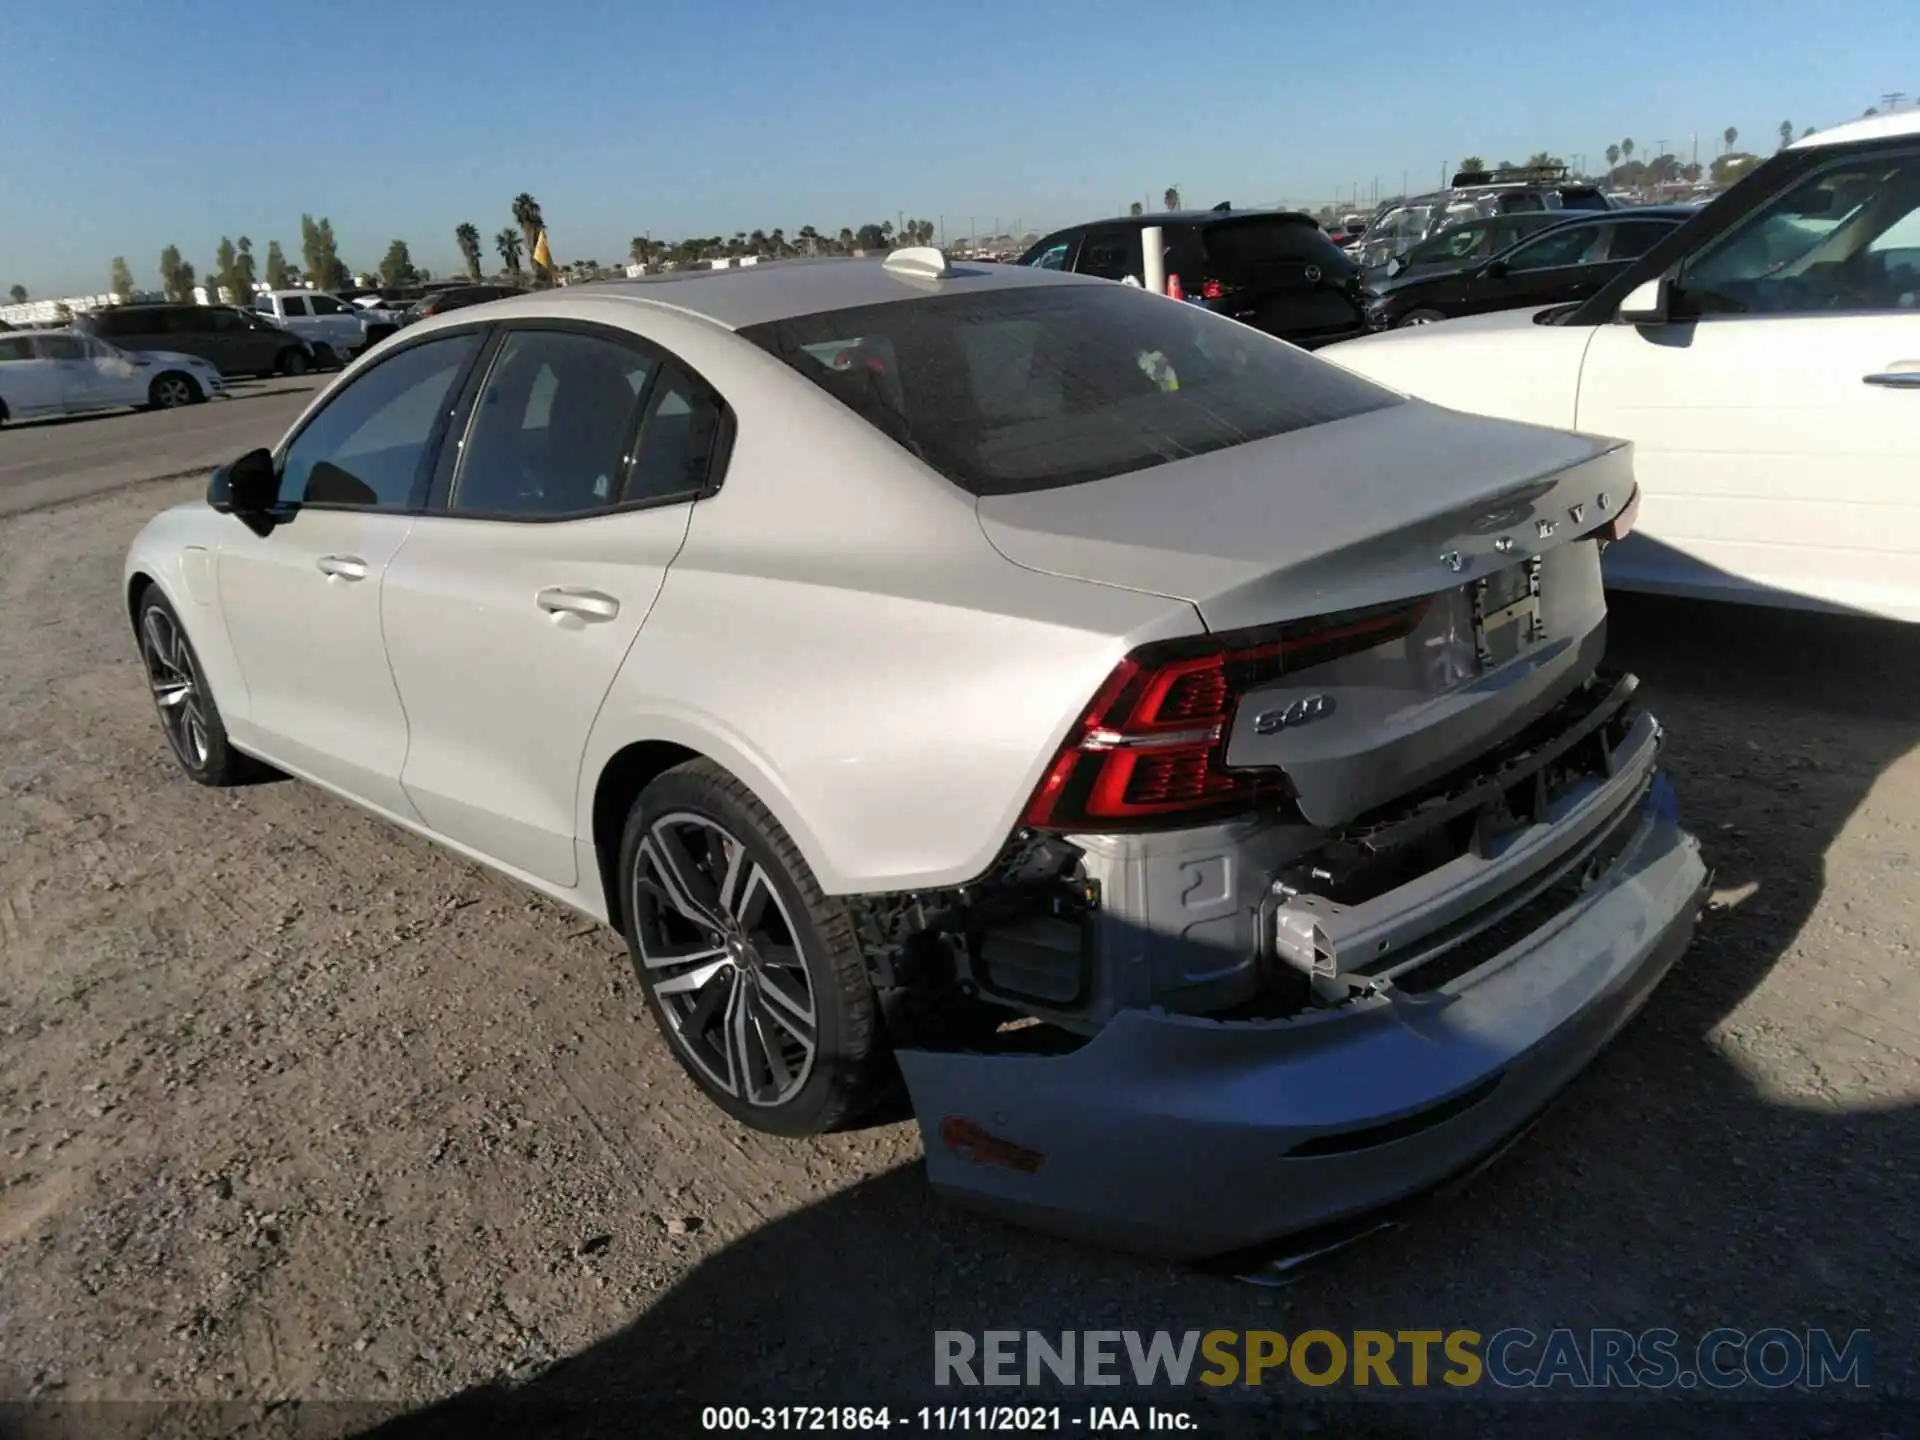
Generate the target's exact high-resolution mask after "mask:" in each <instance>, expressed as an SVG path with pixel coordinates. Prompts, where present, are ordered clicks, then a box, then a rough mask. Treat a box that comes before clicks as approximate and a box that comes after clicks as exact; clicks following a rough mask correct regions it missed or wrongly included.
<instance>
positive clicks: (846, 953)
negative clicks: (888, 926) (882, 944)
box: [620, 760, 895, 1135]
mask: <svg viewBox="0 0 1920 1440" xmlns="http://www.w3.org/2000/svg"><path fill="white" fill-rule="evenodd" d="M620 877H621V908H622V912H623V913H622V915H621V917H620V919H621V921H622V928H623V930H624V931H625V934H626V937H627V947H628V950H629V952H630V954H631V955H632V958H633V965H634V970H635V971H636V972H637V974H638V976H639V980H640V988H641V990H642V991H643V992H645V994H646V998H647V1008H648V1009H650V1010H651V1011H652V1012H653V1017H654V1020H655V1021H656V1022H657V1023H658V1024H659V1026H660V1029H661V1030H662V1031H663V1032H664V1033H665V1035H666V1037H667V1040H668V1043H669V1044H670V1045H671V1046H672V1048H673V1052H674V1055H675V1057H676V1058H677V1059H678V1060H679V1061H680V1063H681V1065H682V1066H683V1067H684V1068H685V1069H686V1071H687V1073H688V1074H689V1075H691V1076H692V1077H693V1080H694V1082H695V1083H696V1084H697V1085H699V1087H700V1088H701V1089H702V1090H703V1091H705V1092H706V1094H707V1096H708V1098H710V1099H711V1100H713V1102H714V1103H715V1104H717V1105H718V1106H720V1108H721V1109H723V1110H725V1111H726V1112H727V1113H728V1114H729V1115H731V1116H733V1118H734V1119H736V1120H738V1121H740V1122H741V1123H742V1124H745V1125H749V1126H751V1127H753V1128H754V1129H756V1130H764V1131H767V1132H768V1133H770V1134H775V1135H818V1134H821V1133H824V1132H826V1131H829V1130H834V1129H838V1128H841V1127H843V1126H845V1125H847V1124H848V1123H850V1122H852V1121H854V1120H856V1119H858V1118H859V1116H860V1115H861V1114H863V1113H864V1112H865V1111H867V1110H868V1109H870V1108H871V1107H872V1106H873V1104H874V1103H875V1102H876V1101H878V1100H879V1099H881V1098H882V1097H883V1096H884V1095H885V1094H886V1092H887V1091H888V1089H889V1088H890V1085H891V1082H892V1079H893V1077H894V1074H895V1072H894V1070H893V1068H892V1059H891V1056H890V1055H889V1054H888V1053H887V1050H886V1046H885V1043H884V1041H883V1038H882V1034H881V1026H880V1016H879V1013H878V1006H877V1004H876V1001H875V997H874V993H873V987H872V985H871V984H870V983H869V981H868V978H867V971H866V963H865V960H864V958H863V957H862V955H861V953H860V948H859V945H858V943H857V942H856V940H855V938H854V927H853V919H852V917H851V915H850V914H849V913H848V911H847V907H846V906H845V904H844V903H842V902H841V901H838V900H835V899H832V898H829V897H828V896H826V895H824V894H822V893H821V891H820V887H819V884H818V883H817V882H816V881H815V879H814V877H813V872H812V870H811V869H810V868H809V867H808V865H807V862H806V860H805V859H804V858H802V856H801V855H800V852H799V850H798V849H797V848H796V847H795V846H794V844H793V841H792V840H791V839H789V838H788V837H787V834H786V832H785V830H783V829H782V828H781V826H780V823H779V822H778V821H777V820H775V819H774V818H773V816H772V815H771V814H769V813H768V811H767V809H766V807H765V806H763V805H762V804H761V803H760V802H759V800H757V799H756V798H755V797H754V795H753V793H752V792H751V791H749V790H748V789H747V787H746V786H744V785H742V784H741V783H740V782H739V781H738V780H736V779H735V778H734V777H733V776H731V775H729V774H728V773H727V772H726V771H724V770H722V769H721V768H720V767H719V766H717V765H714V764H713V763H712V762H710V761H706V760H695V761H690V762H688V763H687V764H685V765H681V766H677V767H676V768H674V769H672V770H669V771H667V773H666V774H664V775H662V776H660V777H659V778H658V779H657V780H655V781H654V782H653V783H652V784H650V785H648V786H647V787H646V789H645V790H644V791H642V792H641V794H640V798H639V799H638V800H637V801H636V802H635V804H634V807H633V810H632V813H631V814H630V815H629V816H628V818H627V827H626V833H625V835H624V837H623V839H622V841H621V846H620Z"/></svg>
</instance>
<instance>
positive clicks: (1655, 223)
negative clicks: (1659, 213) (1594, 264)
mask: <svg viewBox="0 0 1920 1440" xmlns="http://www.w3.org/2000/svg"><path fill="white" fill-rule="evenodd" d="M1610 228H1611V229H1612V231H1613V235H1612V238H1611V239H1609V240H1608V241H1607V259H1609V260H1634V259H1638V258H1639V257H1640V256H1642V255H1644V254H1646V253H1647V251H1649V250H1651V249H1652V248H1653V247H1654V246H1655V245H1658V244H1659V243H1660V241H1661V240H1663V239H1664V238H1666V237H1667V236H1668V235H1671V234H1672V233H1673V228H1674V227H1673V226H1672V225H1671V224H1669V223H1667V222H1666V221H1663V220H1622V221H1621V222H1620V223H1619V224H1618V225H1614V226H1612V227H1610Z"/></svg>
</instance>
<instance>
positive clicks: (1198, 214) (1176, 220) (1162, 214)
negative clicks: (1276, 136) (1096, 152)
mask: <svg viewBox="0 0 1920 1440" xmlns="http://www.w3.org/2000/svg"><path fill="white" fill-rule="evenodd" d="M1261 217H1264V218H1266V219H1268V220H1295V221H1299V222H1300V223H1302V224H1306V225H1311V226H1313V227H1314V228H1315V229H1316V230H1317V229H1319V228H1320V222H1319V221H1317V220H1315V219H1314V218H1313V216H1311V215H1309V214H1307V213H1306V212H1305V211H1304V210H1161V211H1156V212H1154V213H1153V214H1151V215H1116V216H1114V217H1113V218H1112V219H1111V220H1082V221H1080V222H1079V223H1078V224H1075V225H1063V226H1061V227H1060V228H1059V229H1058V230H1053V231H1049V232H1048V233H1049V234H1051V235H1065V234H1068V233H1070V232H1072V231H1075V230H1090V229H1092V228H1093V227H1094V226H1096V225H1131V226H1137V227H1140V228H1142V229H1144V228H1145V227H1146V226H1148V225H1218V224H1220V223H1221V222H1223V221H1227V220H1249V219H1257V218H1261Z"/></svg>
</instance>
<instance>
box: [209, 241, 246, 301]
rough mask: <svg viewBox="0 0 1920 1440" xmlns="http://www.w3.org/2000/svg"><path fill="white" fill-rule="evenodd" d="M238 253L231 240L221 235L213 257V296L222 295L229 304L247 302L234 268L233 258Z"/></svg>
mask: <svg viewBox="0 0 1920 1440" xmlns="http://www.w3.org/2000/svg"><path fill="white" fill-rule="evenodd" d="M238 253H239V252H237V251H236V250H235V249H234V248H233V242H232V241H231V240H229V239H228V238H227V237H226V236H224V235H222V236H221V237H220V249H219V250H218V251H217V252H216V253H215V255H214V257H213V283H214V285H215V286H216V287H217V292H216V295H215V297H214V298H216V299H217V298H219V297H220V295H224V296H225V297H226V300H227V303H228V304H230V305H244V304H246V303H247V296H246V294H245V292H244V291H242V290H241V288H240V276H239V273H238V272H237V271H236V270H235V269H234V260H235V258H236V257H237V255H238Z"/></svg>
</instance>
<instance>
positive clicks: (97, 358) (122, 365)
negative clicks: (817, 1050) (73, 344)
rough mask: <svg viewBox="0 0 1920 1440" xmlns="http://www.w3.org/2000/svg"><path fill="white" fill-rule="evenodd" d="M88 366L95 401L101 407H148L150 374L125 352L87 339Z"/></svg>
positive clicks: (84, 342)
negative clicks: (145, 405)
mask: <svg viewBox="0 0 1920 1440" xmlns="http://www.w3.org/2000/svg"><path fill="white" fill-rule="evenodd" d="M82 343H83V344H84V345H85V347H86V352H87V358H86V364H87V367H88V369H89V370H90V371H91V372H92V380H91V384H92V388H93V397H94V400H95V401H96V403H98V404H101V405H144V404H146V403H147V374H146V372H145V371H143V370H142V369H141V368H140V366H139V365H138V364H137V363H136V362H135V360H134V358H133V357H132V356H131V355H129V354H128V353H127V352H126V351H124V350H121V349H119V348H117V347H115V346H112V345H109V344H107V343H106V342H105V341H104V340H97V339H95V338H93V337H92V336H87V337H85V338H84V339H83V341H82Z"/></svg>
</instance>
